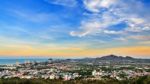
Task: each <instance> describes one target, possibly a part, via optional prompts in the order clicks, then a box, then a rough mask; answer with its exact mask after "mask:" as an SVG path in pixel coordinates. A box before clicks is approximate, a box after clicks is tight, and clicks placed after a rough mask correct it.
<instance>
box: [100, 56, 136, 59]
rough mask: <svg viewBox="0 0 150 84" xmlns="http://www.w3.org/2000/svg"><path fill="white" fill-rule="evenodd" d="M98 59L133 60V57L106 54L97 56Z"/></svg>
mask: <svg viewBox="0 0 150 84" xmlns="http://www.w3.org/2000/svg"><path fill="white" fill-rule="evenodd" d="M98 59H100V60H133V59H134V58H132V57H130V56H126V57H122V56H116V55H107V56H103V57H100V58H98Z"/></svg>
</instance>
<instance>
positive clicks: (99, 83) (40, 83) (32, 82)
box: [0, 76, 150, 84]
mask: <svg viewBox="0 0 150 84" xmlns="http://www.w3.org/2000/svg"><path fill="white" fill-rule="evenodd" d="M110 83H111V84H150V76H143V77H138V78H134V79H130V80H122V81H118V80H116V79H105V80H70V81H63V80H49V79H19V78H11V79H0V84H110Z"/></svg>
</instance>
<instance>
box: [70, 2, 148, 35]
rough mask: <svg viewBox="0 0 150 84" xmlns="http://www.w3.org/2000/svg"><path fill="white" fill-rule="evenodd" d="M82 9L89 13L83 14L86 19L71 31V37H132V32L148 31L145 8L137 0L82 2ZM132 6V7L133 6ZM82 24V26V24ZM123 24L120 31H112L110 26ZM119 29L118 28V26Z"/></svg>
mask: <svg viewBox="0 0 150 84" xmlns="http://www.w3.org/2000/svg"><path fill="white" fill-rule="evenodd" d="M83 2H84V7H85V9H86V10H88V11H90V12H91V13H87V12H86V14H85V13H84V14H85V16H86V15H87V16H86V17H87V19H83V20H82V21H81V26H80V27H79V30H76V31H71V32H70V35H72V36H79V37H83V36H87V35H95V34H97V35H112V34H118V35H120V36H122V35H124V34H129V35H132V34H133V33H134V32H139V33H143V32H146V31H150V25H149V20H148V19H147V18H148V17H147V16H145V17H143V13H144V12H145V11H146V8H145V7H144V6H143V3H142V2H141V1H137V0H127V1H124V0H84V1H83ZM133 4H134V5H133ZM83 22H84V24H83ZM120 23H124V24H126V25H127V26H126V27H124V28H121V30H115V29H117V27H116V28H115V29H114V30H112V29H110V27H111V26H114V25H119V24H120ZM118 28H119V26H118Z"/></svg>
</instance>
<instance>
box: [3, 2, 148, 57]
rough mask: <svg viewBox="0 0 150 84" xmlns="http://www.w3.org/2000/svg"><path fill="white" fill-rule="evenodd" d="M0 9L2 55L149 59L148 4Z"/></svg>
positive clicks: (13, 5)
mask: <svg viewBox="0 0 150 84" xmlns="http://www.w3.org/2000/svg"><path fill="white" fill-rule="evenodd" d="M0 3H1V5H0V43H1V44H0V47H1V48H0V55H13V56H14V55H16V56H20V55H40V56H41V55H43V56H60V55H62V57H65V56H67V57H68V56H69V57H70V56H98V55H105V54H107V53H108V54H112V53H113V54H119V55H133V56H144V57H149V56H150V53H149V52H150V24H149V21H150V11H149V5H150V1H149V0H0ZM135 48H139V49H138V50H137V51H138V52H139V51H141V52H139V53H138V54H136V52H134V53H133V51H134V49H135ZM39 49H43V50H41V51H40V50H39ZM117 49H121V51H120V52H117V51H116V50H117ZM124 50H126V52H123V51H124ZM128 50H129V52H128ZM18 51H19V52H20V53H18ZM107 51H108V52H107ZM87 52H88V53H87ZM77 53H78V54H77Z"/></svg>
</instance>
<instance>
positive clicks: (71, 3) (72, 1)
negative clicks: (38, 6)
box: [45, 0, 77, 7]
mask: <svg viewBox="0 0 150 84" xmlns="http://www.w3.org/2000/svg"><path fill="white" fill-rule="evenodd" d="M45 1H46V2H48V3H51V4H55V5H61V6H67V7H75V6H76V5H77V1H76V0H45Z"/></svg>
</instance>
